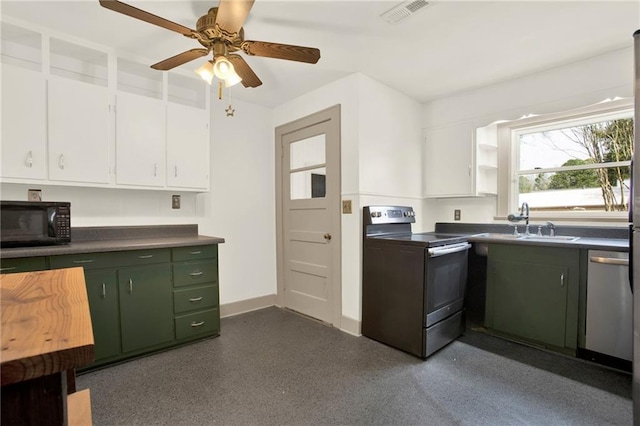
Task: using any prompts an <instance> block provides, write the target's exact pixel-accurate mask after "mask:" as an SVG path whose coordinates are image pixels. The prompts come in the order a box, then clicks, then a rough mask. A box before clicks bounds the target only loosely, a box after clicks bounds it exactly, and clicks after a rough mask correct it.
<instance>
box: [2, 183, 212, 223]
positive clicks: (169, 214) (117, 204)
mask: <svg viewBox="0 0 640 426" xmlns="http://www.w3.org/2000/svg"><path fill="white" fill-rule="evenodd" d="M28 189H40V190H42V200H43V201H69V202H71V226H73V227H83V226H131V225H168V224H189V223H198V222H199V221H200V220H201V219H202V218H201V217H200V216H199V215H198V213H197V209H196V204H197V202H196V197H197V196H196V194H194V193H188V192H187V193H183V192H179V191H177V192H169V191H145V190H129V189H109V188H82V187H74V186H49V185H38V184H37V183H33V184H28V185H27V184H24V185H23V184H9V183H3V184H0V198H1V199H2V200H18V201H27V190H28ZM173 194H180V195H181V200H180V201H181V208H180V209H179V210H174V209H172V208H171V195H173Z"/></svg>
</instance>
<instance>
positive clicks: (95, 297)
mask: <svg viewBox="0 0 640 426" xmlns="http://www.w3.org/2000/svg"><path fill="white" fill-rule="evenodd" d="M84 276H85V281H86V283H87V296H88V298H89V310H90V311H91V324H92V325H93V340H94V342H95V354H96V362H100V360H102V359H105V358H109V357H112V356H114V355H118V354H119V353H120V312H119V310H118V283H117V280H116V272H115V270H113V269H102V270H93V271H85V273H84Z"/></svg>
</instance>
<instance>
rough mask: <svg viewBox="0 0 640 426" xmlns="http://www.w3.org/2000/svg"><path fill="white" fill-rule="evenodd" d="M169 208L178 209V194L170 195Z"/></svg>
mask: <svg viewBox="0 0 640 426" xmlns="http://www.w3.org/2000/svg"><path fill="white" fill-rule="evenodd" d="M171 208H172V209H179V208H180V196H179V195H172V196H171Z"/></svg>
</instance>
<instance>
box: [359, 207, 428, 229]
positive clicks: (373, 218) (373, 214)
mask: <svg viewBox="0 0 640 426" xmlns="http://www.w3.org/2000/svg"><path fill="white" fill-rule="evenodd" d="M363 221H364V224H365V225H381V224H386V223H415V221H416V212H414V211H413V207H406V206H366V207H364V209H363Z"/></svg>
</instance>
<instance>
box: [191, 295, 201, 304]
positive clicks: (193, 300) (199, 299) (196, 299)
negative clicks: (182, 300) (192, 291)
mask: <svg viewBox="0 0 640 426" xmlns="http://www.w3.org/2000/svg"><path fill="white" fill-rule="evenodd" d="M201 300H202V296H200V297H193V298H191V299H189V302H191V303H196V302H199V301H201Z"/></svg>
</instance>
